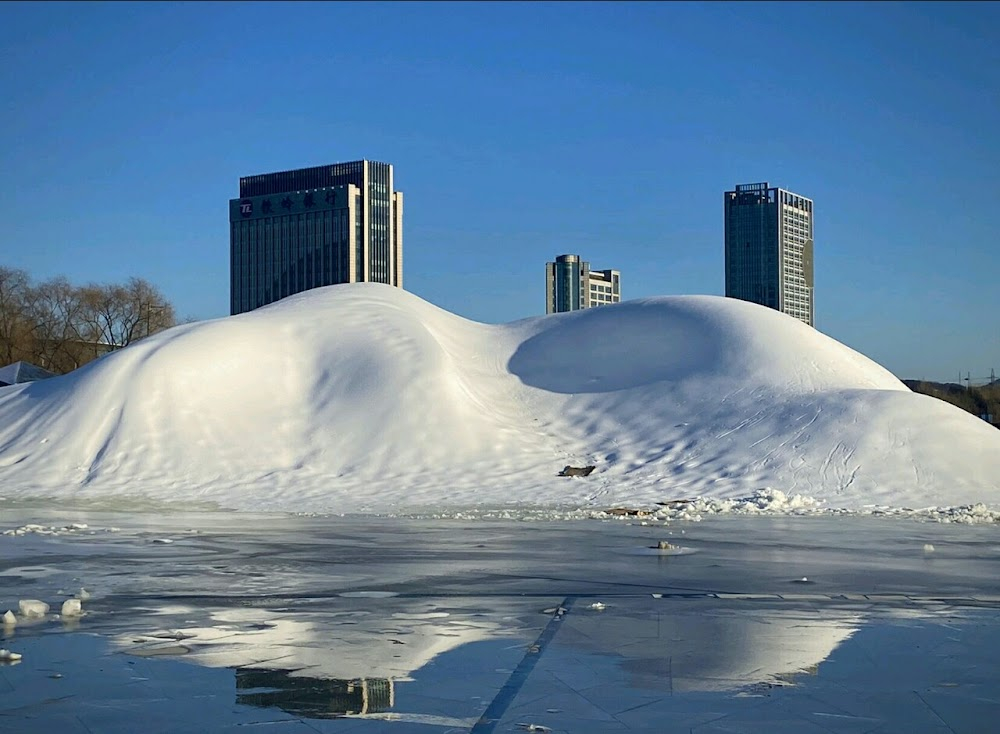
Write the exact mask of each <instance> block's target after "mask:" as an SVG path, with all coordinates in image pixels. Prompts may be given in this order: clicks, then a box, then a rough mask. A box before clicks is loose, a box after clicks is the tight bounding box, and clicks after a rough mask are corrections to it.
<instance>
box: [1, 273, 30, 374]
mask: <svg viewBox="0 0 1000 734" xmlns="http://www.w3.org/2000/svg"><path fill="white" fill-rule="evenodd" d="M30 287H31V279H30V278H29V277H28V274H27V273H26V272H24V271H23V270H16V269H14V268H5V267H0V365H4V364H10V363H11V362H16V361H18V360H20V359H25V358H26V357H27V355H28V353H29V351H30V347H29V345H28V341H29V340H30V338H31V326H30V320H29V318H28V315H27V300H28V290H29V289H30Z"/></svg>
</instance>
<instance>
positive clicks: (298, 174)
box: [229, 161, 403, 314]
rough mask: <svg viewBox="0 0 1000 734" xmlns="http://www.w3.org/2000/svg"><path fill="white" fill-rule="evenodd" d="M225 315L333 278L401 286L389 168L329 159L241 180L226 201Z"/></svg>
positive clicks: (398, 199)
mask: <svg viewBox="0 0 1000 734" xmlns="http://www.w3.org/2000/svg"><path fill="white" fill-rule="evenodd" d="M229 253H230V255H229V257H230V312H231V313H233V314H238V313H243V312H245V311H250V310H252V309H255V308H259V307H260V306H264V305H267V304H268V303H273V302H274V301H277V300H279V299H281V298H284V297H285V296H290V295H292V294H293V293H301V292H302V291H305V290H309V289H310V288H318V287H320V286H324V285H335V284H337V283H358V282H372V283H388V284H389V285H394V286H398V287H400V288H402V287H403V194H402V193H401V192H399V191H396V190H394V189H393V180H392V166H391V165H390V164H388V163H376V162H375V161H354V162H352V163H335V164H333V165H329V166H317V167H315V168H300V169H298V170H295V171H280V172H278V173H264V174H260V175H257V176H244V177H242V178H241V179H240V198H238V199H230V201H229Z"/></svg>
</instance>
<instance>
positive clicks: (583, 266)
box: [545, 255, 622, 313]
mask: <svg viewBox="0 0 1000 734" xmlns="http://www.w3.org/2000/svg"><path fill="white" fill-rule="evenodd" d="M621 277H622V276H621V273H619V272H618V271H617V270H591V269H590V263H588V262H584V261H583V260H581V259H580V256H579V255H559V256H558V257H557V258H556V261H555V262H551V263H546V264H545V313H561V312H563V311H577V310H579V309H581V308H591V307H592V306H605V305H607V304H610V303H618V302H620V301H621V300H622V294H621Z"/></svg>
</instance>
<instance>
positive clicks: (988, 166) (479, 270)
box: [0, 2, 1000, 380]
mask: <svg viewBox="0 0 1000 734" xmlns="http://www.w3.org/2000/svg"><path fill="white" fill-rule="evenodd" d="M0 105H2V109H3V115H2V116H0V171H2V172H3V174H4V176H5V178H6V179H7V181H8V182H9V183H8V186H7V188H6V190H5V192H4V195H3V196H2V197H0V264H2V265H6V266H11V267H19V268H24V269H25V270H27V271H28V272H29V273H31V275H32V276H33V277H35V278H36V279H39V280H41V279H45V278H49V277H52V276H56V275H65V276H67V277H68V278H69V279H70V280H71V281H73V282H77V283H84V282H89V281H99V282H109V281H117V280H124V279H126V278H128V277H130V276H133V275H135V276H139V277H144V278H146V279H148V280H150V281H152V282H153V283H155V284H157V285H158V286H159V287H160V288H161V289H162V290H163V291H164V293H165V294H166V295H167V297H168V298H169V299H170V300H171V301H172V302H173V303H174V304H175V306H176V307H177V310H178V312H179V313H180V314H181V315H182V316H190V317H193V318H197V319H206V318H216V317H221V316H225V315H227V314H228V303H229V301H228V298H229V293H228V291H229V282H228V278H229V275H228V266H229V262H228V260H229V253H228V209H227V205H228V200H229V199H230V198H234V197H235V196H237V194H238V184H239V177H240V176H241V175H248V174H252V173H264V172H268V171H275V170H283V169H287V168H297V167H304V166H312V165H321V164H325V163H332V162H336V161H347V160H357V159H360V158H368V159H373V160H382V161H387V162H389V163H392V164H394V166H395V177H396V184H397V188H399V189H400V190H402V191H403V192H404V194H405V197H406V211H405V231H404V280H405V285H406V288H407V290H410V291H412V292H414V293H416V294H417V295H419V296H421V297H422V298H425V299H426V300H428V301H430V302H432V303H434V304H436V305H438V306H441V307H442V308H445V309H447V310H449V311H452V312H455V313H458V314H461V315H463V316H466V317H468V318H472V319H475V320H479V321H487V322H504V321H511V320H515V319H519V318H523V317H526V316H533V315H537V314H541V313H544V310H545V306H544V293H545V291H544V265H545V262H546V261H548V260H551V259H553V258H554V257H555V255H558V254H561V253H566V252H571V253H576V254H579V255H581V256H583V257H584V259H587V260H589V261H590V262H591V263H592V264H593V266H595V267H597V268H608V267H612V268H617V269H619V270H621V271H622V287H623V293H624V296H625V298H639V297H645V296H653V295H669V294H694V293H707V294H716V295H722V294H723V293H724V277H723V262H724V257H723V247H722V232H723V221H722V195H723V192H724V191H725V190H727V189H730V188H732V187H733V186H734V185H735V184H737V183H749V182H757V181H768V182H769V183H770V184H771V185H777V186H782V187H785V188H789V189H791V190H793V191H795V192H797V193H800V194H802V195H804V196H808V197H810V198H812V199H813V200H814V201H815V207H816V225H815V238H816V249H815V267H816V304H817V305H816V319H817V324H816V325H817V328H819V329H820V330H821V331H823V332H824V333H826V334H829V335H830V336H832V337H834V338H836V339H838V340H840V341H842V342H844V343H845V344H848V345H849V346H851V347H853V348H855V349H857V350H859V351H861V352H862V353H864V354H866V355H868V356H869V357H872V358H873V359H875V360H877V361H878V362H880V363H882V364H883V365H885V366H886V367H888V368H889V369H890V370H892V371H893V372H894V373H896V374H897V375H899V376H900V377H913V378H920V377H923V378H926V379H938V380H955V379H957V377H958V373H959V371H961V372H962V373H963V374H964V373H965V372H967V371H968V372H971V373H972V375H973V377H977V376H982V375H984V374H985V375H988V374H989V371H990V369H991V368H996V369H997V370H998V371H1000V325H998V324H1000V320H998V314H1000V239H998V236H997V227H996V225H995V222H996V217H997V215H996V212H997V211H998V209H1000V207H998V204H997V202H998V201H1000V4H997V3H947V4H937V3H923V2H920V3H892V4H878V3H858V4H853V3H815V4H813V3H773V4H772V3H757V4H755V3H732V4H729V3H675V2H669V3H646V2H641V3H634V4H629V3H609V4H604V3H562V2H559V3H551V4H547V3H495V4H494V3H468V4H464V3H450V2H447V3H432V4H422V3H409V2H407V3H384V4H383V3H330V4H327V3H290V2H282V3H273V4H272V3H218V4H212V3H134V4H131V3H119V2H110V3H47V2H46V3H2V4H0ZM10 183H12V184H13V185H12V186H11V185H10Z"/></svg>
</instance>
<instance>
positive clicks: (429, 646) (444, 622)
mask: <svg viewBox="0 0 1000 734" xmlns="http://www.w3.org/2000/svg"><path fill="white" fill-rule="evenodd" d="M380 602H381V600H380ZM381 603H384V602H381ZM416 608H417V609H423V607H420V606H417V607H416ZM211 620H212V621H213V622H215V624H212V625H211V626H205V627H181V628H178V629H176V630H171V631H168V632H151V633H149V634H148V635H145V636H136V635H134V634H129V635H122V636H119V638H118V645H119V646H120V648H121V649H122V650H123V651H125V652H128V653H130V654H133V655H139V656H152V655H184V657H185V659H187V660H190V661H191V662H195V663H198V664H201V665H207V666H210V667H225V668H249V669H263V670H272V671H273V670H280V671H286V672H287V674H288V676H289V677H291V678H310V679H322V680H326V681H355V680H363V679H393V680H397V681H399V680H408V679H409V676H410V674H411V673H412V672H413V671H415V670H417V669H418V668H421V667H423V666H425V665H427V664H428V663H429V662H430V661H431V660H433V659H434V658H435V657H437V656H438V655H440V654H442V653H444V652H447V651H449V650H452V649H454V648H457V647H459V646H461V645H465V644H468V643H471V642H477V641H480V640H487V639H491V638H494V637H499V636H502V635H504V634H509V631H505V630H503V629H501V627H500V626H499V625H498V624H497V623H495V622H493V621H488V620H485V619H472V618H471V617H459V616H456V615H448V614H446V613H442V612H436V611H434V610H433V609H430V610H425V611H416V612H414V611H409V612H398V613H396V614H391V613H390V611H389V610H385V609H383V610H381V611H380V613H373V612H372V611H369V610H355V611H353V612H336V611H334V612H332V613H306V612H298V613H295V614H294V615H292V614H289V613H280V612H274V611H271V610H265V609H226V610H219V611H215V612H213V613H212V614H211ZM178 643H180V644H178Z"/></svg>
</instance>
